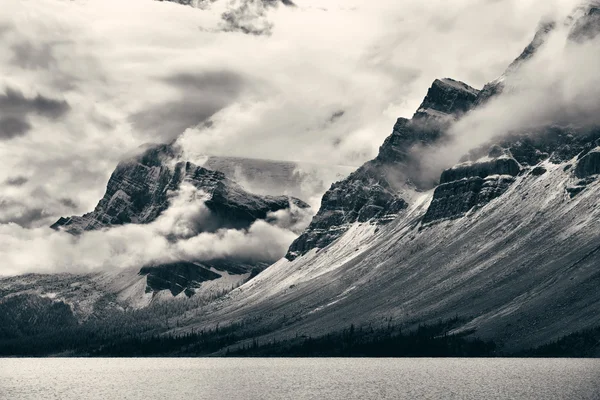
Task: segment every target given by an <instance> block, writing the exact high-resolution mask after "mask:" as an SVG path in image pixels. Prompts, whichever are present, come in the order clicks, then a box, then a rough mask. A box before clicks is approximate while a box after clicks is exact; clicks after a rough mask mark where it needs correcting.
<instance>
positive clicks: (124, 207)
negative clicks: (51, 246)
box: [0, 5, 600, 353]
mask: <svg viewBox="0 0 600 400" xmlns="http://www.w3.org/2000/svg"><path fill="white" fill-rule="evenodd" d="M597 15H598V7H596V6H594V5H588V6H587V7H585V8H582V9H579V10H577V12H576V13H575V14H574V15H573V16H572V17H571V18H570V19H569V20H568V21H566V22H560V23H549V24H545V25H543V26H541V28H540V29H539V31H538V33H537V34H536V35H535V37H534V39H533V41H532V43H531V44H530V45H529V46H528V47H527V48H526V49H525V50H524V52H523V53H522V54H521V55H520V56H519V57H518V58H517V59H516V60H515V61H514V62H513V63H512V64H511V65H510V66H509V67H508V68H507V70H506V72H505V73H504V74H503V75H502V77H500V78H499V79H497V80H495V81H492V82H490V83H489V84H487V85H486V86H485V87H484V88H482V90H477V89H475V88H472V87H470V86H469V85H467V84H465V83H462V82H458V81H455V80H452V79H439V80H435V81H434V82H433V83H432V85H431V88H430V89H429V91H428V92H427V95H426V96H425V98H424V100H423V102H422V104H421V106H420V107H419V108H418V110H417V111H416V112H415V114H414V115H413V117H412V118H411V119H410V120H409V119H405V118H400V119H398V121H397V122H396V124H395V126H394V127H393V131H392V133H391V135H390V136H389V137H388V138H387V139H386V140H385V142H384V143H383V144H382V146H381V147H380V150H379V154H378V155H377V157H376V158H375V159H373V160H371V161H369V162H367V163H366V164H364V165H363V166H361V167H360V168H358V169H357V170H356V171H354V172H353V173H351V174H350V175H349V176H347V177H345V178H344V179H342V180H340V181H338V182H336V183H334V184H333V185H331V187H330V188H329V190H328V191H327V192H326V193H325V194H324V195H323V197H322V200H321V205H320V208H319V211H318V213H317V214H316V215H315V216H314V218H313V219H312V222H311V223H310V225H309V226H308V228H307V229H306V230H305V231H304V232H303V233H302V234H301V235H300V236H299V237H298V239H296V241H294V243H293V244H292V245H291V246H290V248H289V251H288V254H287V255H286V257H284V258H282V259H280V260H279V261H277V262H275V263H274V264H272V265H270V266H268V268H266V269H264V270H263V271H262V272H261V273H260V274H258V275H256V276H254V277H253V279H250V280H248V278H250V277H251V276H253V275H254V274H253V273H252V270H251V269H250V266H245V267H244V269H243V270H242V271H241V272H244V273H245V274H242V273H239V272H238V273H237V274H236V273H234V271H233V269H232V268H236V267H237V266H231V265H228V266H223V265H222V264H211V263H204V264H203V263H201V262H198V263H191V264H190V263H176V264H168V265H160V266H146V267H145V268H142V269H139V268H138V269H136V270H120V271H113V272H110V273H98V274H88V275H64V276H47V275H46V276H39V275H27V276H21V277H13V278H7V279H3V280H0V293H2V295H3V300H0V305H1V304H2V302H3V301H8V300H10V299H13V300H14V298H15V297H16V296H28V297H23V298H26V299H28V300H27V301H28V302H27V303H24V304H26V305H24V306H22V307H28V308H27V310H28V312H29V313H35V312H36V310H49V309H50V308H49V307H50V306H51V301H54V302H56V303H60V302H64V303H66V304H69V305H70V309H71V310H72V312H73V314H76V315H81V317H80V318H81V319H85V318H90V316H94V317H98V318H103V316H104V315H107V314H108V315H114V314H115V313H117V314H118V313H119V312H121V311H120V308H122V307H124V305H129V306H132V307H134V308H135V307H137V308H143V307H144V306H146V305H148V304H149V303H150V299H152V298H153V297H156V296H164V297H168V298H170V299H172V298H173V296H176V298H178V299H181V300H182V302H181V303H177V304H179V305H181V304H187V305H186V306H181V307H180V306H178V307H180V308H171V309H168V311H169V314H168V315H167V317H166V318H165V319H166V321H165V322H164V323H163V324H161V325H158V324H157V323H156V322H155V325H149V326H147V327H144V328H143V329H145V330H144V331H142V332H144V333H145V334H147V335H154V334H155V333H161V334H170V335H171V337H173V338H180V337H185V335H193V334H194V332H203V333H204V332H213V333H214V332H219V329H224V328H225V327H227V329H230V331H227V332H234V331H235V329H236V327H243V329H244V331H245V332H250V333H251V334H252V336H246V339H247V340H255V341H257V342H258V341H260V342H262V343H265V342H266V343H269V342H270V341H273V340H281V339H290V338H302V337H319V336H324V335H327V334H330V333H333V332H339V331H341V330H343V329H345V328H348V327H349V326H352V327H353V329H354V327H357V328H358V329H362V327H368V328H371V329H373V328H378V327H384V326H386V325H388V326H389V325H390V321H394V324H396V325H399V326H401V327H402V329H404V330H408V331H410V330H413V329H415V328H417V327H418V326H420V325H422V324H434V323H436V322H437V321H447V320H451V319H454V320H455V321H457V322H456V324H455V326H454V327H453V328H452V329H453V330H452V332H451V333H455V334H459V333H460V334H462V335H463V336H464V337H467V338H475V337H478V338H482V339H485V340H491V341H493V342H494V343H495V344H496V345H497V346H498V350H499V351H505V352H509V353H511V352H514V351H519V350H523V349H526V348H530V347H535V346H539V345H542V344H545V343H549V342H552V341H555V340H557V339H559V338H561V337H563V336H565V335H568V334H572V333H575V332H580V331H582V330H586V329H590V328H597V327H599V326H600V291H598V290H597V287H598V284H600V270H599V269H598V264H599V262H600V245H599V244H598V243H599V239H600V229H599V225H598V221H600V208H598V207H597V198H598V194H599V193H600V180H599V179H598V178H599V177H600V128H599V127H598V126H597V125H590V124H578V123H577V121H568V123H565V120H564V118H559V119H558V120H557V121H550V122H548V123H545V124H541V125H537V126H535V127H532V128H527V129H520V130H512V131H509V132H508V131H507V132H505V133H504V134H503V135H501V136H498V137H494V138H492V139H491V140H488V141H486V142H485V144H484V145H482V146H475V147H474V148H473V149H471V150H469V151H466V154H463V155H462V156H463V157H462V159H461V161H460V162H459V163H457V164H455V165H453V166H451V167H449V168H445V169H444V170H443V171H440V172H439V173H438V174H437V176H436V177H435V178H432V177H431V165H429V164H430V163H432V162H433V160H432V159H431V157H429V158H428V157H424V155H426V154H430V153H428V152H429V151H430V150H435V149H437V148H443V146H445V145H447V144H448V143H451V142H452V139H453V137H452V136H451V131H452V129H455V128H456V126H460V125H458V124H459V123H460V121H462V120H464V119H465V118H468V117H469V115H471V114H472V113H473V112H476V111H477V110H481V109H483V108H484V107H486V106H487V105H489V104H491V102H493V101H494V100H495V99H498V98H499V97H500V96H502V95H503V94H505V93H506V92H509V91H514V90H518V89H519V84H520V82H519V80H518V79H516V80H515V79H514V77H515V76H517V75H518V72H519V70H520V69H521V68H524V66H526V65H527V63H529V62H530V61H531V60H535V59H536V57H537V56H538V53H539V52H540V50H541V49H543V48H544V46H545V44H546V43H547V40H548V38H549V37H550V35H551V32H553V30H554V29H557V27H558V26H559V25H560V24H564V26H563V27H562V28H565V29H567V30H568V35H567V45H569V44H570V43H571V44H572V43H589V42H590V40H593V39H594V38H595V37H596V35H597V34H598V31H599V29H598V26H600V25H599V20H598V18H597ZM521 83H522V82H521ZM511 117H512V116H511V115H503V118H511ZM169 151H170V150H169ZM163 152H164V151H163ZM433 154H435V153H433ZM151 158H152V157H151ZM261 163H263V164H261ZM172 164H173V165H170V164H169V166H168V167H167V166H163V162H162V161H161V162H159V164H158V165H154V164H152V162H151V163H150V164H147V163H145V162H144V161H143V157H142V161H139V160H138V161H136V163H133V165H134V166H133V167H127V168H126V169H127V170H128V171H129V170H131V171H132V172H131V173H129V172H127V173H122V172H121V170H122V169H123V168H124V167H121V169H119V168H118V169H117V171H115V174H114V175H113V178H114V179H113V178H111V182H113V183H112V184H111V183H109V190H107V196H106V197H105V198H104V199H103V200H102V201H101V202H100V203H99V205H98V207H97V209H96V210H95V212H94V213H92V214H89V215H86V216H84V217H78V218H77V217H76V218H71V219H61V220H60V221H59V223H58V225H57V227H58V226H64V227H65V228H63V229H69V226H72V227H73V229H74V230H73V231H74V232H78V231H81V230H85V229H89V228H88V227H90V228H92V229H96V228H101V227H105V226H108V225H112V224H120V223H145V222H147V221H146V219H147V218H149V219H152V218H156V215H157V214H159V213H160V212H161V210H165V209H166V208H165V207H167V206H168V202H167V203H165V202H164V200H165V199H166V198H167V197H163V194H162V193H164V190H165V188H168V187H170V185H171V186H172V184H171V183H170V182H181V181H182V179H183V180H186V179H188V180H189V181H190V182H191V183H192V184H194V185H196V184H198V185H199V187H202V188H207V191H208V192H209V193H214V192H211V190H212V189H211V188H212V187H213V186H215V185H213V183H214V181H215V179H216V180H217V181H218V182H225V181H226V182H228V178H227V177H226V176H227V175H228V176H229V178H232V175H235V176H239V177H243V178H240V179H241V180H242V181H243V180H247V181H249V182H250V183H251V185H250V186H252V182H254V184H255V185H257V187H258V186H260V184H261V182H262V184H264V185H265V186H263V187H262V189H261V190H262V191H263V192H265V193H267V192H269V191H271V190H273V188H272V187H269V185H268V184H267V183H265V182H264V181H265V180H266V179H265V175H263V171H264V169H266V170H267V171H268V170H269V168H273V165H274V164H273V163H268V162H259V161H253V162H250V161H248V160H233V159H231V160H229V159H226V158H212V159H210V158H209V159H207V160H206V162H205V163H204V167H196V166H191V167H189V164H187V163H183V164H181V163H178V162H174V163H172ZM127 165H131V164H127ZM130 168H131V169H130ZM163 168H166V169H163ZM206 168H212V169H215V170H220V171H221V173H216V172H214V171H213V172H210V170H209V169H206ZM296 168H297V166H295V167H294V168H292V166H290V168H289V169H285V168H284V169H278V171H280V172H281V171H295V170H296ZM169 171H175V172H169ZM177 171H179V172H177ZM207 171H208V172H207ZM250 171H252V172H250ZM326 175H327V176H332V175H331V174H326ZM199 176H208V177H209V178H207V179H208V180H207V181H205V180H204V179H200V178H199ZM267 176H273V177H275V176H278V174H275V173H273V172H272V171H271V172H268V173H267ZM280 176H281V177H283V178H281V179H282V181H286V180H289V177H290V176H295V175H294V172H292V173H291V174H290V173H288V172H281V173H280ZM163 177H164V178H163ZM234 179H235V178H234ZM148 182H150V184H148ZM157 182H160V184H158V183H157ZM300 182H302V180H300ZM111 185H116V186H119V187H121V188H122V187H126V189H123V192H124V193H125V194H124V195H123V194H118V193H119V191H118V190H112V189H111V188H112V186H111ZM233 185H234V184H233V183H231V184H227V185H226V186H228V187H230V188H231V187H234V188H237V186H233ZM175 186H177V185H175ZM273 186H274V187H279V186H280V185H279V184H275V183H274V184H273ZM292 186H295V187H297V184H294V185H292ZM156 188H160V190H155V189H156ZM138 192H139V194H140V195H139V196H138V195H134V193H138ZM301 192H302V191H301V190H300V191H299V192H298V193H301ZM223 193H225V194H227V193H234V194H235V195H233V196H231V197H227V196H226V195H223V196H221V197H218V198H221V199H223V201H221V202H219V206H220V207H227V210H229V209H230V208H231V209H233V210H238V209H239V208H240V207H246V205H247V204H248V202H249V203H251V204H259V203H260V204H265V207H266V208H264V210H266V209H267V208H269V207H271V206H272V205H273V204H278V206H277V207H280V206H283V207H284V205H283V204H282V203H279V202H278V201H277V200H276V199H273V198H270V200H269V199H266V198H264V197H261V196H258V198H257V197H256V195H251V194H249V193H247V192H245V191H242V189H235V190H233V192H232V191H231V190H226V191H224V192H223ZM290 193H293V191H291V192H290ZM132 196H133V197H135V198H137V197H141V201H137V202H136V201H133V200H131V199H132ZM212 198H213V199H214V195H213V197H212ZM252 199H256V200H252ZM265 199H266V200H265ZM296 204H298V205H301V204H302V203H300V201H299V200H297V201H296ZM167 208H168V207H167ZM258 209H260V210H263V208H261V207H258ZM269 209H271V208H269ZM107 210H111V211H107ZM113 210H114V211H113ZM261 212H262V211H261ZM222 215H223V216H224V217H226V216H228V215H229V212H224V213H222ZM253 215H254V216H253V218H255V219H256V218H258V214H253ZM262 215H263V214H260V216H262ZM121 216H124V217H121ZM211 282H212V283H211ZM219 282H221V283H219ZM242 283H243V284H242ZM239 284H241V286H239V287H237V288H235V289H234V287H235V286H238V285H239ZM226 286H227V287H229V289H228V290H223V289H224V288H225V287H226ZM211 290H212V292H211ZM224 292H228V294H226V295H224V296H220V295H214V294H215V293H218V294H223V293H224ZM32 296H33V297H32ZM36 296H37V297H36ZM187 296H189V298H188V297H187ZM32 298H35V299H36V300H35V301H32V300H31V299H32ZM40 299H50V300H43V301H44V302H45V303H43V304H45V306H43V307H46V308H42V305H41V304H42V300H40ZM13 300H10V301H13ZM194 302H196V303H194ZM81 310H83V311H81ZM58 311H60V315H61V316H62V317H64V318H66V320H68V318H67V317H69V315H66V314H68V312H66V311H64V310H62V309H61V310H58ZM58 311H56V310H55V312H56V313H57V314H58ZM37 312H39V311H37ZM65 313H66V314H65ZM65 315H66V316H65ZM162 315H163V314H161V316H162ZM169 318H172V319H176V324H173V322H172V320H171V322H169ZM17 322H19V321H17ZM19 323H21V322H19ZM19 323H15V326H21V325H19ZM240 329H241V328H240ZM136 332H138V331H136ZM245 344H247V343H244V342H243V341H241V342H239V341H238V342H233V343H232V342H228V341H223V342H219V343H218V346H217V347H216V348H212V347H211V351H219V349H224V348H226V347H231V348H235V347H236V346H237V347H239V346H243V345H245Z"/></svg>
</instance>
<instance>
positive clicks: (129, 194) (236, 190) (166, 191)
mask: <svg viewBox="0 0 600 400" xmlns="http://www.w3.org/2000/svg"><path fill="white" fill-rule="evenodd" d="M175 153H176V151H175V150H174V149H173V148H172V147H170V146H167V145H161V146H157V147H153V148H150V149H149V150H147V151H146V152H144V153H143V154H142V155H140V156H138V157H135V158H132V159H130V160H127V161H123V162H121V163H120V164H119V165H118V166H117V168H116V169H115V171H114V172H113V174H112V175H111V177H110V180H109V181H108V185H107V187H106V193H105V194H104V197H103V198H102V199H101V200H100V202H99V203H98V205H97V206H96V208H95V209H94V211H92V212H90V213H87V214H85V215H83V216H72V217H67V218H64V217H63V218H60V219H59V220H58V221H57V222H56V223H55V224H54V225H52V228H54V229H61V230H65V231H67V232H69V233H73V234H79V233H82V232H84V231H89V230H95V229H101V228H105V227H110V226H115V225H123V224H128V223H136V224H147V223H150V222H152V221H154V220H155V219H156V218H157V217H158V216H159V215H160V214H161V213H162V212H163V211H164V210H166V209H167V208H168V206H169V199H170V196H171V195H172V194H173V193H174V192H176V191H178V190H179V188H180V187H181V185H182V183H188V184H191V185H193V186H194V187H195V188H197V189H198V190H201V191H202V192H204V193H205V194H206V196H207V197H206V202H205V204H206V206H207V207H208V208H209V209H210V210H211V211H212V214H213V216H214V217H215V221H214V224H213V225H214V226H213V228H211V229H209V230H216V229H218V228H246V227H248V226H250V225H251V224H252V223H253V222H254V221H256V220H258V219H265V218H267V215H268V213H269V212H273V211H278V210H281V209H286V208H289V207H290V203H291V204H294V205H296V206H298V207H300V208H307V207H308V205H307V204H306V203H304V202H303V201H301V200H299V199H296V198H289V197H287V196H258V195H255V194H252V193H248V192H246V191H245V190H244V189H243V188H242V187H241V186H239V185H237V184H236V183H235V182H233V181H231V180H230V179H228V178H227V177H226V176H225V175H224V174H223V173H221V172H217V171H211V170H209V169H206V168H203V167H198V166H196V165H194V164H192V163H190V162H185V161H179V162H177V161H176V157H175Z"/></svg>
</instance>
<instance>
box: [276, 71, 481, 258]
mask: <svg viewBox="0 0 600 400" xmlns="http://www.w3.org/2000/svg"><path fill="white" fill-rule="evenodd" d="M477 93H478V91H477V90H476V89H473V88H472V87H470V86H468V85H466V84H464V83H462V82H458V81H455V80H452V79H441V80H440V79H438V80H435V81H434V82H433V84H432V86H431V88H430V89H429V90H428V92H427V96H426V97H425V99H424V100H423V102H422V104H421V106H420V107H419V109H418V111H417V112H416V113H415V115H414V116H413V118H412V119H411V120H409V119H406V118H399V119H398V120H397V121H396V124H395V125H394V129H393V131H392V134H391V135H390V136H388V137H387V139H386V140H385V141H384V143H383V145H382V146H381V147H380V148H379V154H378V155H377V157H376V158H375V159H374V160H371V161H369V162H367V163H366V164H364V165H363V166H362V167H360V168H359V169H358V170H356V171H355V172H354V173H352V174H350V176H349V177H348V178H346V179H345V180H343V181H340V182H337V183H334V184H333V185H332V186H331V188H330V189H329V190H328V191H327V192H326V193H325V195H324V196H323V199H322V201H321V207H320V209H319V211H318V213H317V215H316V216H315V217H314V218H313V220H312V222H311V224H310V225H309V227H308V228H307V229H306V231H305V232H304V233H303V234H302V235H301V236H300V237H299V238H298V239H296V240H295V241H294V242H293V243H292V245H291V246H290V248H289V251H288V254H287V255H286V258H287V259H289V260H293V259H294V258H296V257H298V256H300V255H303V254H305V253H307V252H308V251H310V250H311V249H314V248H323V247H325V246H327V245H329V244H330V243H332V242H333V241H335V240H336V239H337V238H339V237H340V236H342V235H343V234H344V233H345V232H346V231H347V230H348V229H349V227H350V225H351V224H353V223H355V222H367V221H369V222H372V223H377V224H385V223H387V222H389V221H391V220H393V219H395V218H396V217H397V216H398V215H399V214H400V213H401V212H402V211H403V210H404V209H406V207H407V206H408V203H407V199H406V198H405V194H406V193H407V192H409V191H414V190H415V189H416V190H419V189H429V188H431V187H433V185H435V182H431V181H427V180H425V181H424V180H423V179H422V174H421V159H420V157H419V156H418V155H415V152H414V150H415V149H418V148H425V147H427V146H431V145H432V144H434V143H435V142H436V141H438V140H439V139H440V138H441V137H442V136H443V133H444V131H445V130H446V129H447V127H448V126H449V124H450V123H451V122H452V121H453V120H454V119H455V118H457V117H458V116H460V115H461V114H463V113H465V112H467V111H468V110H469V109H470V108H471V107H472V105H473V104H474V102H475V100H476V98H477Z"/></svg>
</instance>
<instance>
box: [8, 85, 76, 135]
mask: <svg viewBox="0 0 600 400" xmlns="http://www.w3.org/2000/svg"><path fill="white" fill-rule="evenodd" d="M69 109H70V107H69V104H68V103H67V102H66V101H64V100H55V99H52V98H49V97H45V96H42V95H41V94H38V95H37V96H35V97H33V98H27V97H26V96H25V95H24V94H23V93H22V92H20V91H18V90H16V89H12V88H7V89H6V90H5V93H4V94H0V140H9V139H13V138H15V137H18V136H23V135H25V134H26V133H27V132H28V131H29V130H30V129H31V124H30V123H29V121H28V118H29V116H30V115H31V114H33V115H40V116H44V117H47V118H50V119H58V118H59V117H61V116H63V115H64V114H65V113H66V112H67V111H68V110H69Z"/></svg>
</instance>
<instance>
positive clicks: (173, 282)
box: [140, 261, 221, 297]
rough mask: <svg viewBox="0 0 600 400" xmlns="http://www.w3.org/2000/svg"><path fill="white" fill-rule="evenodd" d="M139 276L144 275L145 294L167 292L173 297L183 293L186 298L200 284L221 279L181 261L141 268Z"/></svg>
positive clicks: (207, 270)
mask: <svg viewBox="0 0 600 400" xmlns="http://www.w3.org/2000/svg"><path fill="white" fill-rule="evenodd" d="M140 275H146V293H149V292H153V293H158V292H160V291H161V290H169V291H170V292H171V294H172V295H173V296H177V295H178V294H180V293H181V292H185V294H186V296H188V297H190V296H192V295H193V294H194V291H193V289H194V288H197V287H199V286H200V284H201V283H202V282H205V281H210V280H214V279H218V278H220V277H221V275H219V274H217V273H215V272H213V271H211V270H210V269H207V268H205V267H204V266H202V265H198V264H194V263H190V262H183V261H181V262H175V263H170V264H163V265H159V266H155V267H142V269H140Z"/></svg>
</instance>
